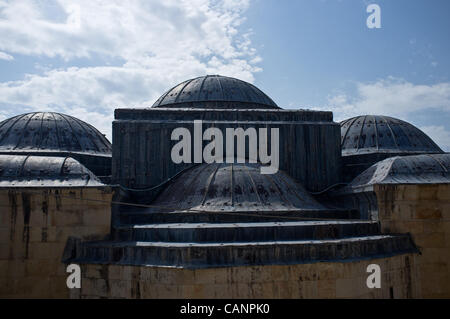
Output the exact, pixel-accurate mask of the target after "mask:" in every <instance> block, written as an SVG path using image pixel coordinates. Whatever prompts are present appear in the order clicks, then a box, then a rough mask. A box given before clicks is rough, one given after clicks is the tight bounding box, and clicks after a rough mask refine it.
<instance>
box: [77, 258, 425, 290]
mask: <svg viewBox="0 0 450 319" xmlns="http://www.w3.org/2000/svg"><path fill="white" fill-rule="evenodd" d="M415 258H416V256H415V255H411V254H407V255H400V256H395V257H391V258H382V259H373V260H362V261H353V262H345V263H343V262H335V263H329V262H326V263H313V264H299V265H267V266H245V267H224V268H208V269H195V270H194V269H177V268H163V267H137V266H136V267H133V266H118V265H82V268H81V269H82V283H81V289H74V290H72V292H71V297H72V298H262V299H265V298H386V299H388V298H415V297H418V295H417V288H416V284H415V281H414V278H415V274H414V267H415V266H414V265H415ZM369 264H378V265H380V267H381V280H382V281H381V288H380V289H377V288H375V289H369V288H367V285H366V280H367V277H368V275H369V274H368V273H367V272H366V270H367V266H368V265H369Z"/></svg>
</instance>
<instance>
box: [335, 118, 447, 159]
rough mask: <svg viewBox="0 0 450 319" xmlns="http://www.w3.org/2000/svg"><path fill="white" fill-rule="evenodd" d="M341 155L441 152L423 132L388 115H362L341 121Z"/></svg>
mask: <svg viewBox="0 0 450 319" xmlns="http://www.w3.org/2000/svg"><path fill="white" fill-rule="evenodd" d="M341 145H342V155H343V156H349V155H362V154H370V153H392V154H393V155H395V154H398V155H400V154H420V153H431V154H432V153H443V151H442V150H441V149H440V148H439V146H437V145H436V143H434V142H433V140H432V139H431V138H430V137H428V135H426V134H425V133H424V132H422V131H421V130H420V129H418V128H417V127H415V126H414V125H412V124H409V123H407V122H405V121H402V120H399V119H395V118H392V117H388V116H378V115H363V116H357V117H354V118H351V119H348V120H345V121H342V122H341Z"/></svg>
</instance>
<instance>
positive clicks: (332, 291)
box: [317, 279, 336, 299]
mask: <svg viewBox="0 0 450 319" xmlns="http://www.w3.org/2000/svg"><path fill="white" fill-rule="evenodd" d="M317 296H318V298H322V299H333V298H336V280H333V279H328V280H319V281H318V282H317Z"/></svg>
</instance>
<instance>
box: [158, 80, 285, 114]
mask: <svg viewBox="0 0 450 319" xmlns="http://www.w3.org/2000/svg"><path fill="white" fill-rule="evenodd" d="M153 107H164V108H169V107H170V108H183V107H195V108H210V109H215V108H229V109H230V108H231V109H233V108H236V109H238V108H239V109H279V107H278V106H277V105H276V104H275V102H274V101H272V99H271V98H270V97H268V96H267V95H266V94H264V93H263V92H262V91H261V90H260V89H258V88H257V87H255V86H254V85H252V84H250V83H247V82H244V81H241V80H238V79H235V78H230V77H226V76H220V75H207V76H202V77H198V78H195V79H191V80H187V81H184V82H182V83H180V84H178V85H177V86H175V87H173V88H172V89H170V90H169V91H167V92H166V93H165V94H163V95H162V96H161V97H160V98H159V99H158V100H157V101H156V102H155V103H154V104H153Z"/></svg>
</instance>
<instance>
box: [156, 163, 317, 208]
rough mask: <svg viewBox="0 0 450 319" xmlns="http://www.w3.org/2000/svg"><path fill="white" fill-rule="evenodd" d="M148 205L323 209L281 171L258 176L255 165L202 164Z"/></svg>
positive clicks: (185, 174)
mask: <svg viewBox="0 0 450 319" xmlns="http://www.w3.org/2000/svg"><path fill="white" fill-rule="evenodd" d="M152 205H155V206H157V207H158V206H160V207H173V208H174V210H178V211H183V210H189V211H213V212H214V211H225V212H227V211H228V212H240V211H241V212H252V211H300V210H317V211H319V210H326V208H325V207H324V206H322V205H321V204H320V203H318V202H317V201H316V200H315V199H313V198H312V197H311V195H309V193H308V192H307V191H306V190H305V189H304V188H303V187H302V186H301V185H300V184H298V183H297V182H295V181H294V180H293V179H292V178H291V177H289V176H288V175H287V174H285V173H284V172H282V171H279V172H277V173H276V174H273V175H263V174H261V173H260V165H259V164H225V163H224V164H203V165H199V166H197V167H194V168H192V169H190V170H188V171H186V172H185V173H183V174H182V175H180V176H179V177H177V179H175V180H174V181H173V182H172V183H171V184H169V186H167V188H166V189H165V190H164V191H163V192H162V193H161V194H160V195H159V196H158V198H157V199H156V200H155V202H154V203H152Z"/></svg>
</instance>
